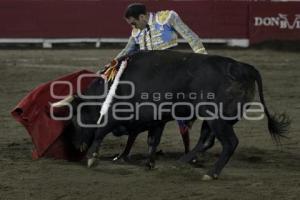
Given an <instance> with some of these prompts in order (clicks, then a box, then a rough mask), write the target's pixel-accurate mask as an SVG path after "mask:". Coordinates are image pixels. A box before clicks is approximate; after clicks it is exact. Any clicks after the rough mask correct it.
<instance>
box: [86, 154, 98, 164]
mask: <svg viewBox="0 0 300 200" xmlns="http://www.w3.org/2000/svg"><path fill="white" fill-rule="evenodd" d="M96 157H97V153H93V157H91V158H88V160H87V167H88V168H91V167H92V166H93V165H94V164H95V162H96Z"/></svg>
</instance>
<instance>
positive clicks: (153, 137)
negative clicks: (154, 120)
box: [146, 124, 165, 169]
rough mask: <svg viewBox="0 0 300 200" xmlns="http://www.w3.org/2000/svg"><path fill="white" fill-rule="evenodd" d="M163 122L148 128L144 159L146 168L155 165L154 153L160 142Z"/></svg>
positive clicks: (151, 167)
mask: <svg viewBox="0 0 300 200" xmlns="http://www.w3.org/2000/svg"><path fill="white" fill-rule="evenodd" d="M164 127H165V124H160V125H158V126H155V127H152V128H150V129H149V133H148V148H149V150H148V160H147V161H146V167H147V168H148V169H153V168H154V166H155V155H156V149H157V146H158V145H159V143H160V139H161V135H162V132H163V130H164Z"/></svg>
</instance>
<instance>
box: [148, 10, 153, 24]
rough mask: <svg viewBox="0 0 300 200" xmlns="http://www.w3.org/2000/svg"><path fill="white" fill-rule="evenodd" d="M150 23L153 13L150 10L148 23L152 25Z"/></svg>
mask: <svg viewBox="0 0 300 200" xmlns="http://www.w3.org/2000/svg"><path fill="white" fill-rule="evenodd" d="M152 23H153V13H152V12H151V13H150V15H149V20H148V24H149V25H152Z"/></svg>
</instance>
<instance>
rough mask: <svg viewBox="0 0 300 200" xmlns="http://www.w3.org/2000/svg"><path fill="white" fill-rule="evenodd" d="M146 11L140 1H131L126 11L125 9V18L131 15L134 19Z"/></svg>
mask: <svg viewBox="0 0 300 200" xmlns="http://www.w3.org/2000/svg"><path fill="white" fill-rule="evenodd" d="M146 13H147V10H146V6H145V5H144V4H142V3H133V4H130V5H129V6H128V7H127V9H126V11H125V14H124V16H125V18H127V19H128V18H130V17H133V18H135V19H138V18H139V16H140V15H142V14H144V15H145V14H146Z"/></svg>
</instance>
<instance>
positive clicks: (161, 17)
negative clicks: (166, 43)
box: [156, 10, 172, 25]
mask: <svg viewBox="0 0 300 200" xmlns="http://www.w3.org/2000/svg"><path fill="white" fill-rule="evenodd" d="M171 14H172V11H170V10H163V11H159V12H157V13H156V22H157V23H159V24H161V25H164V24H166V23H167V22H168V20H169V19H170V17H171Z"/></svg>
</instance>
